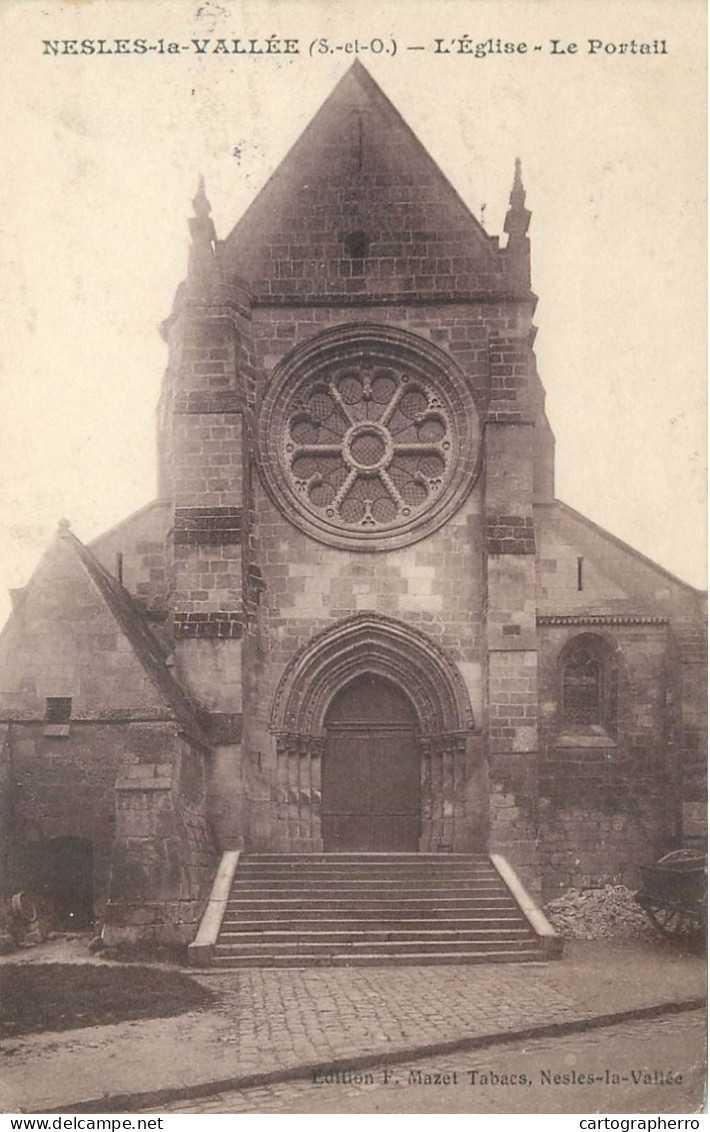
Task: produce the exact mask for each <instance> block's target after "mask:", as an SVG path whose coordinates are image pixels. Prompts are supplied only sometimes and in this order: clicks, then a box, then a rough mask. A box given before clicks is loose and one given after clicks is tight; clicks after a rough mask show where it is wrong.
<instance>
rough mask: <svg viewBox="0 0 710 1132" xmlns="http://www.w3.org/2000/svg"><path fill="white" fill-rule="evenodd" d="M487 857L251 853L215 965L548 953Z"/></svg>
mask: <svg viewBox="0 0 710 1132" xmlns="http://www.w3.org/2000/svg"><path fill="white" fill-rule="evenodd" d="M542 958H543V946H542V942H541V940H540V939H539V938H538V936H536V935H535V933H534V932H533V931H532V929H531V928H530V926H529V924H528V921H527V920H526V918H525V917H524V916H523V914H522V912H521V911H520V909H519V907H518V905H517V904H516V902H515V900H514V899H513V897H512V896H511V894H510V892H509V891H508V888H507V887H506V885H505V884H504V883H503V882H502V880H501V879H500V877H499V875H498V873H497V871H496V870H495V869H494V867H493V865H492V864H491V862H490V860H489V858H488V857H486V856H483V855H481V856H468V855H463V854H437V853H337V854H336V853H323V854H307V855H306V854H301V855H298V854H290V855H288V854H272V853H264V854H259V855H256V854H255V855H251V854H249V855H243V856H242V857H241V858H240V860H239V864H238V866H237V870H236V873H235V874H234V880H233V883H232V887H231V891H230V893H229V898H228V900H227V903H226V908H225V912H224V917H223V919H222V925H221V929H220V931H219V936H218V938H217V942H216V945H215V947H214V951H213V953H212V957H211V964H210V965H211V966H212V968H233V967H312V966H318V965H320V966H328V967H357V966H361V967H362V966H371V967H375V966H377V967H379V966H393V965H399V964H413V963H418V964H431V963H467V964H468V963H511V962H513V963H522V962H532V961H536V960H541V959H542Z"/></svg>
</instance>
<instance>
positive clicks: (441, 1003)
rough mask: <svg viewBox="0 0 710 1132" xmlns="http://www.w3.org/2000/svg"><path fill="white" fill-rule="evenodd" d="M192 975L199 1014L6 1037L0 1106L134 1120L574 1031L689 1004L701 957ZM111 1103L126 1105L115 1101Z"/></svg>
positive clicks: (581, 952) (700, 978)
mask: <svg viewBox="0 0 710 1132" xmlns="http://www.w3.org/2000/svg"><path fill="white" fill-rule="evenodd" d="M38 950H39V949H38ZM29 958H31V956H29ZM40 958H41V956H40ZM52 958H59V957H58V956H56V955H52ZM125 970H126V978H127V979H130V977H131V969H130V968H129V967H127V968H125ZM196 977H198V978H199V979H200V981H201V982H203V983H204V984H205V985H207V986H209V987H210V988H211V989H212V990H213V991H214V992H215V993H216V1000H215V1006H214V1008H213V1009H212V1010H210V1011H206V1012H201V1013H189V1014H184V1015H181V1016H179V1017H176V1018H170V1019H156V1020H150V1021H140V1022H124V1023H118V1024H115V1025H110V1026H98V1027H92V1028H87V1029H84V1030H71V1031H65V1032H62V1033H46V1034H39V1035H35V1036H30V1037H26V1038H18V1039H13V1040H11V1041H7V1042H5V1043H4V1044H3V1046H2V1047H0V1109H2V1110H3V1111H5V1112H19V1111H34V1112H38V1111H39V1112H42V1111H47V1110H49V1109H55V1108H57V1109H64V1110H65V1111H69V1112H71V1111H75V1110H76V1109H77V1108H78V1106H79V1105H80V1104H83V1105H84V1106H88V1111H99V1110H101V1111H118V1110H119V1108H121V1107H122V1108H123V1109H125V1111H129V1112H141V1111H144V1110H145V1109H146V1108H148V1107H151V1105H152V1107H155V1106H156V1105H158V1106H159V1105H161V1104H165V1103H167V1099H168V1096H169V1093H168V1094H167V1095H165V1096H164V1097H163V1096H161V1097H154V1098H151V1097H150V1096H149V1095H146V1096H142V1097H141V1096H140V1095H139V1094H150V1093H151V1092H155V1091H159V1090H168V1091H171V1090H172V1091H177V1092H179V1091H180V1090H184V1089H186V1088H187V1089H188V1090H199V1089H200V1088H203V1089H204V1090H205V1092H212V1093H215V1092H218V1091H219V1090H220V1087H221V1088H222V1089H225V1088H228V1087H230V1086H232V1087H234V1086H236V1085H238V1084H240V1083H241V1084H247V1083H248V1082H247V1081H245V1080H244V1079H245V1078H247V1079H248V1078H249V1077H252V1078H257V1080H258V1079H259V1078H260V1077H262V1078H264V1079H267V1078H268V1077H269V1075H283V1074H285V1073H288V1072H294V1073H296V1072H299V1071H301V1073H303V1072H304V1071H307V1067H309V1066H313V1065H322V1066H329V1065H332V1064H333V1063H337V1062H338V1061H342V1062H344V1063H346V1064H347V1063H349V1062H353V1061H360V1060H362V1059H363V1058H367V1057H371V1058H373V1059H374V1060H379V1061H381V1062H385V1061H388V1062H391V1063H393V1062H395V1061H401V1060H402V1059H406V1058H408V1057H413V1056H417V1054H418V1053H424V1052H426V1051H427V1050H429V1048H430V1047H432V1048H433V1049H434V1050H437V1051H438V1052H446V1051H447V1047H448V1049H449V1050H450V1049H451V1048H453V1047H456V1046H457V1045H459V1046H460V1044H461V1043H467V1042H468V1043H469V1045H473V1044H475V1042H476V1041H481V1040H488V1042H489V1044H490V1043H491V1042H493V1041H495V1040H500V1037H501V1036H505V1035H513V1034H515V1033H518V1034H520V1033H521V1032H525V1031H528V1030H529V1029H530V1028H531V1027H532V1028H535V1027H541V1026H545V1025H552V1024H557V1025H559V1024H566V1025H568V1026H570V1027H576V1026H579V1025H580V1024H582V1025H583V1024H584V1023H585V1022H589V1021H590V1020H593V1019H595V1018H598V1017H599V1016H600V1015H613V1014H615V1013H618V1012H625V1011H626V1012H628V1011H634V1010H639V1009H643V1008H660V1007H663V1006H667V1005H668V1004H673V1003H676V1002H687V1001H688V1000H692V999H698V998H701V997H702V996H703V995H704V990H705V961H704V959H703V958H702V957H700V956H697V955H692V954H682V953H679V952H678V951H677V949H673V948H669V947H668V946H666V945H665V944H664V943H663V941H660V942H658V943H657V942H656V941H655V940H652V941H650V942H642V943H635V944H633V945H626V946H622V945H618V944H617V945H610V944H609V943H608V942H607V941H604V942H598V943H586V942H585V943H575V944H572V945H570V946H568V948H567V953H566V958H565V959H563V960H562V961H560V962H554V963H548V964H521V965H515V964H505V965H495V964H490V965H482V966H474V967H456V966H452V967H426V968H425V967H399V968H389V969H383V968H355V969H350V970H344V969H329V968H319V969H311V970H302V971H299V970H293V971H292V970H246V971H235V972H230V973H220V974H218V975H199V976H196ZM251 1083H257V1082H255V1081H253V1080H252V1082H251ZM121 1094H131V1095H132V1099H130V1100H126V1101H124V1102H121V1100H120V1099H119V1098H120V1096H121ZM193 1095H194V1094H193ZM102 1098H103V1100H102ZM109 1098H115V1099H114V1100H113V1101H111V1100H110V1099H109Z"/></svg>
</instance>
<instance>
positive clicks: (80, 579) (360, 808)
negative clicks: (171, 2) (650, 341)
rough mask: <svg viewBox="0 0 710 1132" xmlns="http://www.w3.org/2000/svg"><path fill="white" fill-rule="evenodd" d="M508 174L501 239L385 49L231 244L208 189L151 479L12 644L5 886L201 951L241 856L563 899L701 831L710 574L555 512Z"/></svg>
mask: <svg viewBox="0 0 710 1132" xmlns="http://www.w3.org/2000/svg"><path fill="white" fill-rule="evenodd" d="M511 178H512V192H511V194H510V207H509V210H508V213H507V216H506V219H505V235H504V236H503V237H502V238H499V237H496V236H492V235H489V234H488V233H487V232H486V231H485V230H484V229H483V228H482V226H481V225H480V224H479V223H478V221H477V220H476V219H475V217H474V216H473V215H472V213H471V212H470V211H469V209H468V207H467V206H466V204H465V203H464V202H463V201H462V199H461V198H460V197H459V196H458V194H457V193H456V191H455V190H454V189H453V187H452V186H451V185H450V184H449V183H448V182H447V180H446V178H445V177H444V176H443V174H442V173H441V171H440V170H439V169H438V168H437V166H436V164H435V163H434V161H433V160H432V158H431V157H430V156H429V154H428V153H427V152H426V151H425V149H424V148H423V147H422V145H421V144H420V143H419V141H418V140H417V138H416V137H415V136H414V134H413V133H412V131H411V130H410V129H409V127H408V126H407V124H406V123H405V122H404V121H403V120H402V118H401V117H400V115H399V114H398V112H397V111H396V109H395V108H394V107H393V106H392V104H391V103H390V102H389V101H388V99H387V98H386V97H385V95H384V94H383V92H382V91H381V90H380V88H379V87H378V86H377V84H376V83H375V82H374V81H373V79H372V78H371V77H370V76H369V75H368V73H367V72H366V70H365V69H364V68H363V67H362V66H361V65H360V64H359V63H356V64H355V65H354V66H353V67H352V68H351V70H349V71H348V72H347V74H346V75H345V76H344V78H343V79H342V80H341V82H340V83H339V84H338V86H337V87H336V88H335V90H334V91H333V93H332V94H331V95H330V97H329V98H328V100H327V101H326V102H325V104H324V105H323V107H322V108H321V109H320V111H319V112H318V113H317V114H316V116H315V118H314V119H313V121H312V122H311V124H310V125H309V126H308V128H307V129H306V130H305V132H304V133H303V135H302V136H301V137H300V139H299V140H298V141H297V142H296V144H295V145H294V146H293V148H292V149H291V151H290V152H289V153H288V154H287V156H286V157H285V158H284V160H283V161H282V163H281V165H280V166H279V167H278V169H277V170H276V172H275V173H274V175H273V176H272V178H271V179H270V181H269V182H268V183H267V184H266V186H265V187H264V189H263V190H262V191H261V192H260V193H259V195H258V196H257V197H256V199H255V200H254V202H253V203H252V205H251V206H250V207H249V208H248V210H247V211H246V213H245V214H244V216H243V217H242V218H241V219H240V220H239V221H238V222H237V224H236V225H235V227H234V228H233V229H232V230H231V232H229V234H228V235H226V236H225V237H224V238H219V237H218V236H217V233H216V230H215V226H214V223H213V221H212V219H211V209H210V205H209V203H208V200H207V197H206V194H205V190H204V186H202V185H201V187H200V189H199V191H198V193H197V195H196V197H195V200H194V212H195V215H194V217H193V218H192V219H191V220H190V222H189V225H190V232H191V248H190V260H189V269H188V273H187V278H186V279H185V281H184V282H183V283H181V284H180V286H179V287H178V290H177V293H176V296H175V301H174V306H173V309H172V312H171V313H170V315H169V316H168V318H167V319H166V321H165V322H164V324H163V328H162V331H163V334H164V337H165V341H166V343H167V348H168V351H169V361H168V366H167V372H166V374H165V378H164V383H163V388H162V394H161V397H160V404H159V408H158V459H159V468H160V473H159V495H158V498H157V499H156V500H155V501H154V502H152V503H149V504H147V505H146V506H145V507H144V508H143V509H142V510H140V511H139V512H137V513H136V514H135V515H132V516H130V517H129V518H127V519H126V520H125V521H124V522H123V523H121V524H119V525H118V526H117V527H115V528H114V529H112V530H110V531H108V532H107V533H106V534H104V535H103V536H101V537H100V538H98V539H96V540H95V541H94V542H93V543H92V544H91V545H89V546H85V545H82V543H81V542H79V541H78V540H77V538H76V537H75V536H74V535H73V534H72V532H71V530H70V529H69V527H68V525H67V524H66V523H65V524H61V525H60V529H59V531H58V533H57V535H56V538H55V539H54V542H53V543H52V545H51V546H50V547H49V549H48V550H47V552H46V554H45V555H44V557H43V558H42V560H41V561H40V563H39V565H38V567H37V569H36V571H35V573H34V574H33V576H32V578H31V579H30V581H29V583H28V584H27V585H26V586H25V587H24V589H23V590H21V591H16V592H15V593H14V594H13V599H14V610H13V613H12V615H11V617H10V620H9V622H8V624H7V626H6V627H5V629H4V632H3V634H2V637H0V788H1V789H0V821H1V838H2V840H1V842H0V870H1V873H2V875H1V876H0V883H1V885H2V891H3V893H5V894H6V895H8V894H11V893H14V892H17V891H18V890H25V891H27V892H29V893H34V894H35V895H36V896H37V897H38V898H39V897H41V896H42V894H44V895H45V896H48V898H50V899H54V901H55V903H56V904H57V905H58V906H60V907H62V906H63V907H64V911H65V912H66V909H67V907H69V908H71V915H73V916H74V917H76V918H77V919H76V922H80V921H81V920H82V917H83V919H84V920H86V921H89V920H95V921H97V922H99V923H100V924H101V925H102V926H103V931H104V935H105V938H107V939H108V940H122V939H135V938H137V937H144V938H150V939H155V940H163V941H174V942H187V943H189V942H191V941H192V940H193V939H194V937H195V933H196V931H197V926H198V924H199V921H200V917H201V915H202V912H203V909H204V907H205V904H206V902H207V899H208V897H209V894H210V889H211V886H212V884H213V880H214V877H215V875H216V874H217V872H218V868H219V863H220V859H222V860H224V855H225V854H227V855H229V854H230V853H232V854H233V855H234V851H235V850H239V851H241V852H242V853H243V854H247V855H248V856H251V855H259V854H275V855H281V856H279V857H278V858H276V859H279V860H281V859H286V855H288V854H298V855H316V856H317V858H318V859H320V860H325V857H323V856H322V855H324V854H343V855H346V856H347V855H350V856H352V855H353V854H355V855H358V854H360V855H364V854H372V855H373V860H374V859H377V860H378V861H384V862H386V855H387V854H397V855H402V854H405V855H406V854H422V855H437V859H438V857H439V856H440V855H449V857H450V858H451V859H454V858H457V856H458V855H468V854H470V855H474V856H475V855H479V856H480V855H486V854H491V853H492V854H495V855H497V856H499V857H501V858H504V859H505V860H506V861H507V862H508V863H509V864H510V866H511V867H512V869H514V870H515V871H516V873H517V875H518V876H519V877H520V878H522V881H523V882H524V883H525V884H526V885H527V887H528V889H529V891H530V892H532V893H534V894H535V895H536V896H537V897H538V898H540V897H545V896H550V895H552V894H555V893H558V892H560V891H562V890H563V889H564V888H567V887H569V886H574V885H594V884H600V883H605V882H608V881H612V880H613V881H620V882H624V883H629V884H633V883H634V881H635V878H636V876H637V869H638V866H639V864H641V863H644V862H649V861H652V860H654V859H655V858H656V857H657V856H658V855H659V854H660V853H661V852H663V851H666V850H667V849H669V848H673V847H674V846H679V845H682V844H687V843H688V840H689V839H692V838H693V837H696V836H701V835H702V832H703V819H704V813H703V802H704V799H705V786H704V766H705V759H704V753H703V741H704V718H703V713H704V674H705V664H704V655H703V647H704V640H705V638H704V630H703V616H704V595H703V594H702V593H700V592H699V591H697V590H695V589H693V588H692V587H691V586H689V585H687V584H685V583H684V582H682V581H680V580H679V579H677V578H675V577H674V576H672V575H671V574H669V573H668V571H667V570H665V569H663V568H662V567H661V566H659V565H657V564H655V563H654V562H652V561H650V560H649V559H648V558H646V557H644V556H643V555H642V554H639V553H638V552H637V551H635V550H633V549H632V548H631V547H629V546H627V545H625V544H624V543H623V542H621V541H620V540H619V539H618V538H615V537H614V536H613V535H611V534H609V533H607V532H606V531H604V530H601V529H600V528H599V527H598V526H596V525H595V524H594V523H593V522H591V521H590V520H589V519H587V518H585V517H584V516H583V515H581V514H579V513H578V512H576V511H574V510H572V509H571V508H570V507H568V506H566V505H565V504H564V503H562V502H560V501H559V500H557V499H556V498H555V493H554V438H553V435H552V432H551V429H550V425H549V423H548V420H547V417H546V415H545V395H544V390H543V387H542V384H541V381H540V378H539V376H538V373H537V369H536V365H535V356H534V353H533V344H534V338H535V330H534V327H533V323H532V318H533V314H534V310H535V303H536V298H535V295H534V294H533V292H532V291H531V281H530V243H529V240H528V236H527V231H528V225H529V220H530V212H529V211H528V209H527V208H526V204H525V191H524V188H523V182H522V175H521V169H520V165H519V163H517V164H516V166H515V170H514V172H513V160H512V158H511ZM314 859H315V858H314ZM394 859H395V858H393V860H394Z"/></svg>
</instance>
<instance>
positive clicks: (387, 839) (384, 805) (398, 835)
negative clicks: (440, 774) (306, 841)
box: [321, 675, 421, 853]
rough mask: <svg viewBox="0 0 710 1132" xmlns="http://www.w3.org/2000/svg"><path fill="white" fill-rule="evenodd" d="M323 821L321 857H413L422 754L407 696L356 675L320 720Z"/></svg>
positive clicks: (416, 844)
mask: <svg viewBox="0 0 710 1132" xmlns="http://www.w3.org/2000/svg"><path fill="white" fill-rule="evenodd" d="M325 726H326V745H325V752H324V756H323V766H322V773H321V787H322V798H323V801H322V807H321V823H322V832H323V845H324V848H325V850H326V852H330V853H340V852H353V851H360V852H386V853H389V852H392V853H411V852H416V851H417V850H418V848H419V834H420V825H421V787H420V757H419V749H418V746H417V741H416V716H415V713H414V709H413V707H412V705H411V704H410V702H409V700H408V699H407V697H406V696H405V695H404V694H403V693H402V692H400V691H399V689H398V688H396V687H395V685H394V684H390V682H389V681H388V680H383V679H381V678H380V677H378V676H373V675H365V676H360V677H358V678H357V679H356V680H353V681H352V683H350V684H348V685H347V687H346V688H344V689H343V691H342V692H340V693H339V695H337V696H336V697H335V699H334V700H333V702H332V704H331V705H330V708H329V709H328V714H327V716H326V721H325Z"/></svg>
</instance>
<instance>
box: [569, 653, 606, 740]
mask: <svg viewBox="0 0 710 1132" xmlns="http://www.w3.org/2000/svg"><path fill="white" fill-rule="evenodd" d="M602 679H603V674H602V670H601V665H600V663H599V661H598V660H596V659H595V658H594V657H593V656H589V654H588V653H585V652H583V651H580V653H579V654H578V655H576V656H574V657H570V658H569V659H568V660H567V663H566V664H565V666H564V673H563V678H562V703H563V709H564V716H565V722H566V723H572V724H575V723H587V724H598V725H599V726H601V724H602Z"/></svg>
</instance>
